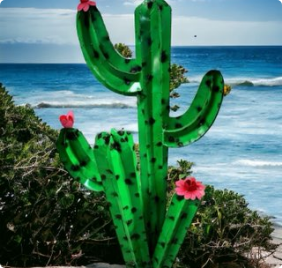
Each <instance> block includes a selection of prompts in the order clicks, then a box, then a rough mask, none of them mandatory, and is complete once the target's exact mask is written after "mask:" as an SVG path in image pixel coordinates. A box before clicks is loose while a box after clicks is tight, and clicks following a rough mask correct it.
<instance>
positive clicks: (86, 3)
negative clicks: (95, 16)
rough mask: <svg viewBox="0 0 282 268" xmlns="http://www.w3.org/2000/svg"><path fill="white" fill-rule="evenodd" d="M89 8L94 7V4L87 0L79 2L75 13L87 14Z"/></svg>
mask: <svg viewBox="0 0 282 268" xmlns="http://www.w3.org/2000/svg"><path fill="white" fill-rule="evenodd" d="M90 6H96V3H95V2H93V1H89V0H80V4H79V5H78V6H77V11H81V10H83V11H84V12H87V11H88V9H89V7H90Z"/></svg>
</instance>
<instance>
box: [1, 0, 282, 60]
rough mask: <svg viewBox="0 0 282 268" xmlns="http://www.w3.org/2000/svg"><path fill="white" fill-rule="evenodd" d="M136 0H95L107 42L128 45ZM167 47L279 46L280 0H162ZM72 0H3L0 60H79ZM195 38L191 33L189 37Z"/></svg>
mask: <svg viewBox="0 0 282 268" xmlns="http://www.w3.org/2000/svg"><path fill="white" fill-rule="evenodd" d="M0 2H1V1H0ZM141 2H142V1H138V0H96V3H97V7H98V8H99V10H100V11H101V13H102V14H103V17H104V20H105V23H106V25H107V28H108V32H109V35H110V38H111V41H112V42H113V43H118V42H122V43H125V44H127V45H134V39H135V36H134V15H133V14H134V9H135V7H136V6H137V5H138V4H140V3H141ZM167 2H168V3H169V4H170V5H171V7H172V16H173V17H172V21H173V23H172V45H174V46H214V45H282V1H281V2H280V0H168V1H167ZM78 4H79V1H78V0H45V1H44V0H4V1H2V3H1V4H0V63H45V62H46V63H82V62H84V60H83V57H82V53H81V51H80V48H79V43H78V39H77V35H76V28H75V17H76V7H77V5H78ZM195 35H196V36H197V37H194V36H195Z"/></svg>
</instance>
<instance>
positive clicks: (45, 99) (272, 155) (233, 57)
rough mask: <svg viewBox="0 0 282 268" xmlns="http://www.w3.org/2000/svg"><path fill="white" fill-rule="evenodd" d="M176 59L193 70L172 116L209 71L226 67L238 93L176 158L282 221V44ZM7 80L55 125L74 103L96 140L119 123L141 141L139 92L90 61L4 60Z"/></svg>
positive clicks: (17, 96) (1, 72)
mask: <svg viewBox="0 0 282 268" xmlns="http://www.w3.org/2000/svg"><path fill="white" fill-rule="evenodd" d="M172 63H177V64H180V65H182V66H184V67H185V68H186V69H188V71H189V72H188V73H187V76H188V79H189V81H190V83H187V84H183V85H182V86H181V87H180V88H179V89H178V92H179V93H180V95H181V97H180V98H178V99H176V100H173V101H172V103H171V104H172V105H173V104H177V105H178V106H180V109H179V111H178V112H176V113H171V116H176V115H180V114H181V113H183V112H184V111H186V109H187V108H188V107H189V105H190V103H191V101H192V99H193V97H194V95H195V93H196V91H197V88H198V85H199V83H200V81H201V79H202V77H203V75H204V74H205V73H206V72H207V71H208V70H211V69H217V70H220V71H221V72H222V74H223V76H224V79H225V83H227V84H229V85H231V86H232V92H231V94H230V95H228V96H227V97H225V98H224V101H223V104H222V107H221V110H220V113H219V115H218V117H217V119H216V121H215V123H214V124H213V126H212V127H211V129H210V130H209V131H208V132H207V134H206V135H205V136H204V137H203V138H202V139H200V140H199V141H197V142H195V143H194V144H192V145H189V146H187V147H184V148H181V149H170V157H169V162H170V164H176V162H177V160H179V159H185V160H189V161H192V162H194V163H195V166H194V167H193V174H194V176H195V177H196V178H197V179H198V180H200V181H202V182H203V183H205V184H211V185H214V186H215V187H216V188H218V189H224V188H227V189H230V190H234V191H236V192H238V193H240V194H242V195H244V196H245V198H246V200H247V201H248V202H249V205H250V207H251V208H252V209H256V210H258V211H260V212H261V213H264V214H266V215H269V216H272V217H274V219H273V220H274V221H275V222H276V223H277V224H282V209H281V208H282V109H281V107H282V46H280V47H274V46H272V47H268V46H265V47H240V46H239V47H174V48H173V49H172ZM0 82H2V83H3V84H4V85H5V87H6V88H7V89H8V91H9V92H10V94H12V95H13V96H14V100H15V102H16V104H18V105H24V104H30V105H31V106H32V107H33V108H35V111H36V114H37V115H38V116H39V117H41V118H42V119H43V120H44V121H45V122H47V123H48V124H49V125H50V126H51V127H53V128H55V129H59V128H60V127H61V126H60V122H59V120H58V117H59V115H61V114H65V113H67V112H68V111H69V110H73V111H74V113H75V127H76V128H79V129H80V130H81V131H82V132H83V133H84V135H85V136H86V137H87V139H88V140H89V142H90V143H92V144H93V142H94V137H95V135H96V133H98V132H100V131H109V130H110V129H111V128H117V129H126V130H129V131H131V132H133V133H134V136H135V139H136V142H137V138H138V137H137V133H138V127H137V115H136V98H135V97H125V96H121V95H118V94H116V93H113V92H111V91H110V90H108V89H106V88H104V87H103V86H102V85H101V84H100V83H99V82H97V80H96V79H95V78H94V76H93V75H92V74H91V72H90V71H89V69H88V68H87V66H86V65H85V64H1V65H0Z"/></svg>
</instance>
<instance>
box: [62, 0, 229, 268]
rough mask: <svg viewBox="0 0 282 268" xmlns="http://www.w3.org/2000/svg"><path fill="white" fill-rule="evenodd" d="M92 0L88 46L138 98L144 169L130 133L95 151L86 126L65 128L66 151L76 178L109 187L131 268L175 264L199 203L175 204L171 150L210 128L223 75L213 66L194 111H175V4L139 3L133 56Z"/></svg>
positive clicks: (120, 86) (105, 80)
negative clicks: (119, 45) (124, 51)
mask: <svg viewBox="0 0 282 268" xmlns="http://www.w3.org/2000/svg"><path fill="white" fill-rule="evenodd" d="M89 2H91V1H87V0H83V3H82V4H83V5H80V11H79V12H78V14H77V33H78V37H79V41H80V45H81V49H82V52H83V55H84V58H85V60H86V63H87V65H88V67H89V68H90V70H91V71H92V72H93V73H94V75H95V76H96V78H97V79H98V80H99V81H100V82H101V83H102V84H104V85H105V86H106V87H107V88H109V89H110V90H112V91H114V92H116V93H119V94H122V95H125V96H135V97H136V98H137V107H138V108H137V109H138V128H139V153H140V170H139V169H138V168H137V161H136V155H135V152H134V149H133V147H134V142H133V138H132V135H130V134H129V133H127V132H126V131H116V130H112V131H111V133H109V134H108V133H101V134H99V135H97V137H96V141H95V146H94V148H93V150H92V149H91V148H90V147H89V145H88V143H87V142H86V140H85V138H84V137H83V135H82V134H81V133H80V132H79V131H78V130H75V129H72V128H67V129H62V131H61V133H60V136H59V141H58V149H59V152H60V156H61V159H62V162H63V163H64V165H65V167H66V169H67V170H68V171H69V172H70V174H71V175H72V176H73V177H74V178H76V179H78V180H80V181H81V182H82V183H83V184H84V185H86V186H87V187H88V188H90V189H92V190H95V191H102V190H103V191H104V192H105V194H106V197H107V199H108V201H109V203H110V212H111V215H112V217H113V221H114V224H115V227H116V233H117V237H118V239H119V243H120V246H121V249H122V252H123V257H124V260H125V263H126V265H127V267H148V268H149V267H155V268H159V267H172V264H173V262H174V260H175V258H176V256H177V253H178V250H179V248H180V246H181V244H182V242H183V240H184V237H185V233H186V230H187V228H189V226H190V224H191V221H192V219H193V217H194V215H195V213H196V211H197V207H198V205H199V201H198V200H186V199H183V197H180V196H178V195H176V194H175V195H174V197H173V199H172V201H171V204H170V205H169V207H168V209H167V169H168V164H167V162H168V148H169V147H182V146H185V145H189V144H190V143H192V142H195V141H197V140H198V139H200V138H201V137H202V136H203V135H204V134H205V133H206V132H207V131H208V130H209V128H210V127H211V126H212V124H213V122H214V120H215V118H216V116H217V114H218V112H219V109H220V106H221V103H222V99H223V94H224V90H223V89H224V81H223V77H222V75H221V73H220V72H219V71H216V70H211V71H209V72H207V73H206V75H205V76H204V77H203V79H202V82H201V84H200V86H199V89H198V92H197V94H196V96H195V98H194V100H193V101H192V104H191V105H190V107H189V108H188V109H187V111H186V112H184V114H183V115H181V116H178V117H170V115H169V111H170V105H169V96H170V88H169V84H170V83H169V82H170V81H169V80H170V78H169V70H170V51H171V44H170V42H171V8H170V6H169V5H168V4H167V3H166V2H165V1H164V0H144V1H143V3H141V4H140V5H139V6H138V7H137V8H136V10H135V25H136V29H135V34H136V57H135V58H134V59H129V58H124V57H123V56H121V55H120V54H119V53H118V52H117V51H116V49H115V48H114V46H113V44H112V43H111V41H110V38H109V34H108V32H107V29H106V27H105V24H104V22H103V19H102V16H101V14H100V12H99V10H98V8H97V6H96V4H93V2H91V3H92V4H90V3H89ZM87 3H88V4H87Z"/></svg>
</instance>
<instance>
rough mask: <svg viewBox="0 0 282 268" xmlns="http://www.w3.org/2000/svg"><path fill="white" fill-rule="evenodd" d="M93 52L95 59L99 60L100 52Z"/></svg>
mask: <svg viewBox="0 0 282 268" xmlns="http://www.w3.org/2000/svg"><path fill="white" fill-rule="evenodd" d="M92 52H93V57H94V58H95V59H99V53H98V51H97V50H95V49H93V50H92Z"/></svg>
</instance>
